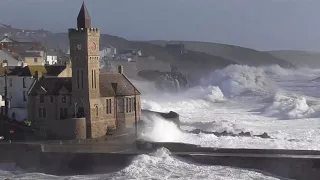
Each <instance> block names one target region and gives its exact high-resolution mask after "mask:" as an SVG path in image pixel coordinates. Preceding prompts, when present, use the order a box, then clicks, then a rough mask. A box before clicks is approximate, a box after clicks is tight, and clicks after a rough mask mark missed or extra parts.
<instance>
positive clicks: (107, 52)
mask: <svg viewBox="0 0 320 180" xmlns="http://www.w3.org/2000/svg"><path fill="white" fill-rule="evenodd" d="M99 54H100V58H101V59H107V58H113V57H115V55H116V54H117V48H115V47H113V46H111V45H107V46H105V47H104V48H102V49H101V50H100V52H99Z"/></svg>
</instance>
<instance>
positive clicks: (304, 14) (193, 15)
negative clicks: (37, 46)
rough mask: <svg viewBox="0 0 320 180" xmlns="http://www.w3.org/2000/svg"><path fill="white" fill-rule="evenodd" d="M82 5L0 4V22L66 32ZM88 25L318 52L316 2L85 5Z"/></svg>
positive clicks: (107, 0) (116, 1)
mask: <svg viewBox="0 0 320 180" xmlns="http://www.w3.org/2000/svg"><path fill="white" fill-rule="evenodd" d="M82 2H83V0H0V23H1V22H2V23H7V24H11V25H12V26H14V27H18V28H27V29H40V28H44V29H46V30H50V31H53V32H67V29H68V28H73V27H76V17H77V15H78V12H79V10H80V7H81V4H82ZM85 3H86V5H87V8H88V11H89V13H90V15H91V18H92V25H93V26H94V27H98V28H100V29H101V31H102V32H103V33H106V34H110V35H116V36H120V37H124V38H126V39H129V40H192V41H205V42H216V43H224V44H233V45H239V46H244V47H248V48H254V49H257V50H283V49H286V50H308V51H319V52H320V10H319V7H320V1H319V0H85Z"/></svg>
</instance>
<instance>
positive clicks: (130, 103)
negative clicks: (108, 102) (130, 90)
mask: <svg viewBox="0 0 320 180" xmlns="http://www.w3.org/2000/svg"><path fill="white" fill-rule="evenodd" d="M132 100H133V99H132V98H130V99H129V111H130V112H132V111H133V108H132Z"/></svg>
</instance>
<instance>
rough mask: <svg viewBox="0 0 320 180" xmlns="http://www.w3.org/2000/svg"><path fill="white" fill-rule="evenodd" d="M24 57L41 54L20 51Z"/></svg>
mask: <svg viewBox="0 0 320 180" xmlns="http://www.w3.org/2000/svg"><path fill="white" fill-rule="evenodd" d="M19 54H20V55H21V56H22V57H25V58H26V57H41V55H40V54H39V53H37V52H21V53H19Z"/></svg>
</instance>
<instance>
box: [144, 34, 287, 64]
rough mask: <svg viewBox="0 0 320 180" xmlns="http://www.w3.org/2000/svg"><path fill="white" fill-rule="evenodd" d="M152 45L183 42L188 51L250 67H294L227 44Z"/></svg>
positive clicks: (185, 42)
mask: <svg viewBox="0 0 320 180" xmlns="http://www.w3.org/2000/svg"><path fill="white" fill-rule="evenodd" d="M148 42H150V43H152V44H157V45H161V46H165V45H166V44H167V43H180V42H182V43H183V44H184V45H185V46H186V48H187V49H188V50H192V51H199V52H204V53H208V54H211V55H215V56H220V57H223V58H226V59H229V60H231V61H234V62H237V63H238V64H246V65H250V66H264V65H272V64H278V65H280V66H282V67H292V64H291V63H289V62H287V61H285V60H283V59H281V58H278V57H275V56H272V55H271V54H269V53H266V52H261V51H257V50H254V49H249V48H244V47H240V46H233V45H227V44H218V43H210V42H193V41H157V40H156V41H148Z"/></svg>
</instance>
